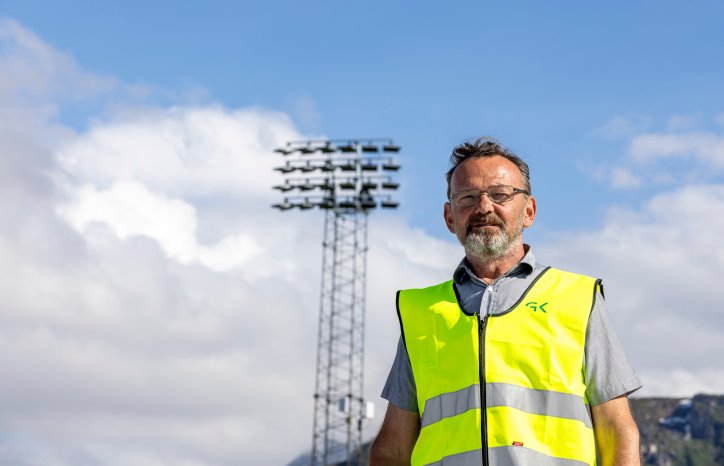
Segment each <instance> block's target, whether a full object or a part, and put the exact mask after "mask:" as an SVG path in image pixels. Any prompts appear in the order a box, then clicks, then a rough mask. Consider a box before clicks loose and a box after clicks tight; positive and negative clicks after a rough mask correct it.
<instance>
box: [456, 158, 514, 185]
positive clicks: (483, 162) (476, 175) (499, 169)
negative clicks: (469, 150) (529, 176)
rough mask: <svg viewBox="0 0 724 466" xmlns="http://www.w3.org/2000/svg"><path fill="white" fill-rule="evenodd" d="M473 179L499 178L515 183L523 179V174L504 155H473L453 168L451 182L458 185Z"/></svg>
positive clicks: (492, 179) (491, 179) (493, 179)
mask: <svg viewBox="0 0 724 466" xmlns="http://www.w3.org/2000/svg"><path fill="white" fill-rule="evenodd" d="M473 180H474V181H480V180H482V181H485V180H489V181H491V182H492V181H495V180H501V181H510V182H515V183H516V184H517V183H521V182H522V181H523V174H522V173H521V172H520V169H519V168H518V166H517V165H516V164H514V163H513V162H511V161H510V160H508V159H506V158H505V157H502V156H499V155H494V156H492V157H473V158H469V159H467V160H464V161H463V162H462V163H461V164H460V165H458V166H457V167H456V168H455V172H453V176H452V180H451V182H452V184H455V185H459V184H463V183H466V182H469V181H473Z"/></svg>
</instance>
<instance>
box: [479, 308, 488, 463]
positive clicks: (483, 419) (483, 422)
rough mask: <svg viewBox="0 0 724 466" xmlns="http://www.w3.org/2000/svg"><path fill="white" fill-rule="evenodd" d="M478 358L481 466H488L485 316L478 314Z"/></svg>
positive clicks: (486, 320)
mask: <svg viewBox="0 0 724 466" xmlns="http://www.w3.org/2000/svg"><path fill="white" fill-rule="evenodd" d="M478 323H479V324H478V329H479V335H478V357H479V358H480V437H481V440H482V446H483V449H482V450H483V466H488V433H487V431H488V416H487V409H486V407H487V405H486V403H485V398H486V396H485V391H486V389H485V328H486V327H487V324H488V319H487V315H486V316H484V315H482V314H478Z"/></svg>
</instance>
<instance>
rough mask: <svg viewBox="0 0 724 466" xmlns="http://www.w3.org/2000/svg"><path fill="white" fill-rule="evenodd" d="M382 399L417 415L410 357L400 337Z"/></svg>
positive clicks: (415, 392) (415, 389)
mask: <svg viewBox="0 0 724 466" xmlns="http://www.w3.org/2000/svg"><path fill="white" fill-rule="evenodd" d="M382 398H384V399H386V400H387V401H389V402H390V403H392V404H393V405H395V406H397V407H398V408H400V409H404V410H405V411H412V412H414V413H419V410H418V409H417V388H416V386H415V378H414V377H413V375H412V366H411V365H410V355H409V354H408V353H407V348H405V343H404V342H403V341H402V337H400V340H399V342H398V343H397V354H395V360H394V362H393V363H392V368H391V369H390V373H389V375H388V376H387V382H385V386H384V388H383V389H382Z"/></svg>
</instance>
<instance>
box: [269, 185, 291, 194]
mask: <svg viewBox="0 0 724 466" xmlns="http://www.w3.org/2000/svg"><path fill="white" fill-rule="evenodd" d="M274 189H278V190H279V191H281V192H283V193H285V192H287V191H291V190H292V189H294V186H292V185H290V184H288V183H285V184H278V185H276V186H274Z"/></svg>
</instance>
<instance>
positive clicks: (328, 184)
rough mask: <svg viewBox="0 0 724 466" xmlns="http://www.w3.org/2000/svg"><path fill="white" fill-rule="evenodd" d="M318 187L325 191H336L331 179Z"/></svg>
mask: <svg viewBox="0 0 724 466" xmlns="http://www.w3.org/2000/svg"><path fill="white" fill-rule="evenodd" d="M317 187H318V188H319V189H321V190H323V191H332V190H333V189H334V183H332V182H331V181H330V180H329V179H326V180H324V181H323V182H321V183H319V184H318V185H317Z"/></svg>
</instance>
